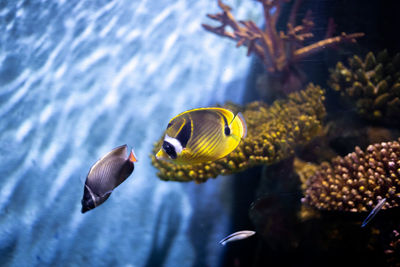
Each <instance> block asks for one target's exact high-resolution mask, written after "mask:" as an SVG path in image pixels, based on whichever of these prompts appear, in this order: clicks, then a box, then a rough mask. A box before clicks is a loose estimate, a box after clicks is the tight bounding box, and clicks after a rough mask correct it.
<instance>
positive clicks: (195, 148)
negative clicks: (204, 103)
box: [156, 108, 247, 164]
mask: <svg viewBox="0 0 400 267" xmlns="http://www.w3.org/2000/svg"><path fill="white" fill-rule="evenodd" d="M246 131H247V129H246V122H245V120H244V118H243V116H242V114H241V113H238V114H236V115H234V114H233V113H232V112H231V111H230V110H227V109H224V108H198V109H192V110H188V111H185V112H183V113H181V114H179V115H177V116H176V117H174V118H172V119H171V120H170V122H169V123H168V126H167V130H166V132H165V137H164V141H163V144H162V147H161V149H160V151H159V152H158V153H157V155H156V158H157V159H169V160H171V161H173V162H176V163H179V164H193V163H201V162H207V161H214V160H217V159H220V158H223V157H225V156H226V155H228V154H229V153H231V152H232V151H233V150H234V149H235V148H236V147H237V146H238V145H239V143H240V140H241V139H242V138H244V137H245V136H246Z"/></svg>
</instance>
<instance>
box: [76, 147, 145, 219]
mask: <svg viewBox="0 0 400 267" xmlns="http://www.w3.org/2000/svg"><path fill="white" fill-rule="evenodd" d="M127 151H128V146H127V145H123V146H119V147H116V148H114V149H113V150H111V151H110V152H108V153H107V154H106V155H105V156H103V157H102V158H101V159H99V160H98V161H97V162H96V163H95V164H94V165H93V166H92V167H91V168H90V171H89V174H88V175H87V177H86V181H85V188H84V191H83V198H82V201H81V203H82V210H81V212H82V213H85V212H86V211H88V210H91V209H94V208H96V207H97V206H99V205H101V204H102V203H103V202H104V201H106V200H107V199H108V197H109V196H110V195H111V192H112V191H113V190H114V188H116V187H117V186H119V185H120V184H121V183H122V182H123V181H125V180H126V179H127V178H128V177H129V175H131V173H132V172H133V169H134V168H135V167H134V164H133V163H134V162H137V159H136V156H135V152H134V151H133V149H132V150H131V152H130V154H129V156H127Z"/></svg>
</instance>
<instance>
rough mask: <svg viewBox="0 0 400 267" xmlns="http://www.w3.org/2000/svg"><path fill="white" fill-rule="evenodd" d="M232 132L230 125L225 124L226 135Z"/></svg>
mask: <svg viewBox="0 0 400 267" xmlns="http://www.w3.org/2000/svg"><path fill="white" fill-rule="evenodd" d="M230 134H231V129H230V128H229V126H228V125H225V135H230Z"/></svg>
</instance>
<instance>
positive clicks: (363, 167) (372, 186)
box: [302, 139, 400, 212]
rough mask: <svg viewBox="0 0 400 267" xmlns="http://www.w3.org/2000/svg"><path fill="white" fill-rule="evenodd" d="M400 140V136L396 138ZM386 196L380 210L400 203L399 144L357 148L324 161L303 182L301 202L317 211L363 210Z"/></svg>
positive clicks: (384, 143)
mask: <svg viewBox="0 0 400 267" xmlns="http://www.w3.org/2000/svg"><path fill="white" fill-rule="evenodd" d="M399 140H400V139H399ZM382 198H386V203H385V205H384V206H383V208H382V209H388V208H392V207H397V206H399V204H400V143H399V142H398V141H393V142H383V143H377V144H374V145H370V146H368V148H367V149H366V150H365V151H363V150H361V149H360V148H359V147H356V148H355V151H354V152H352V153H350V154H348V155H347V156H345V157H336V158H334V159H333V160H332V163H327V162H324V163H322V164H321V166H320V169H319V171H317V173H316V174H315V175H314V176H312V177H311V178H309V179H308V180H307V182H306V190H305V197H304V198H303V200H302V201H303V202H304V203H305V204H307V205H310V206H312V207H315V208H317V209H321V210H340V211H350V212H364V211H369V210H371V209H372V208H373V207H374V206H375V205H376V204H377V203H378V201H379V200H380V199H382Z"/></svg>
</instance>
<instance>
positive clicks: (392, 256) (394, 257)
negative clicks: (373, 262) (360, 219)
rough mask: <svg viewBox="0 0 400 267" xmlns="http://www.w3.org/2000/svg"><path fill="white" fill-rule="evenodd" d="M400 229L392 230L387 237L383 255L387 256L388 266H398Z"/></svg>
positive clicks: (399, 264)
mask: <svg viewBox="0 0 400 267" xmlns="http://www.w3.org/2000/svg"><path fill="white" fill-rule="evenodd" d="M399 232H400V229H399V227H397V229H394V230H393V231H392V233H391V234H390V237H389V240H390V241H389V244H388V248H387V249H386V250H385V254H386V255H387V256H388V263H389V264H390V266H400V263H399V259H400V233H399Z"/></svg>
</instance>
